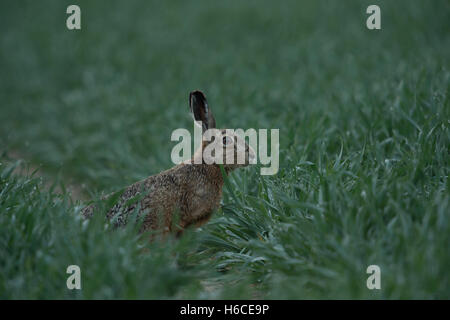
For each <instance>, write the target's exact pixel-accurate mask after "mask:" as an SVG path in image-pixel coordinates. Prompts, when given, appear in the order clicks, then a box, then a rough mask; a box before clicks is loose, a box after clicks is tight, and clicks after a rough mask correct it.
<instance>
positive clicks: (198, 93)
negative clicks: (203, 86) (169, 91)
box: [189, 90, 206, 102]
mask: <svg viewBox="0 0 450 320" xmlns="http://www.w3.org/2000/svg"><path fill="white" fill-rule="evenodd" d="M192 99H195V100H196V101H198V102H203V101H205V100H206V97H205V95H204V94H203V92H201V91H200V90H194V91H191V93H189V100H191V101H192Z"/></svg>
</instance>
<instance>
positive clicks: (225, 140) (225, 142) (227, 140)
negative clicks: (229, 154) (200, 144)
mask: <svg viewBox="0 0 450 320" xmlns="http://www.w3.org/2000/svg"><path fill="white" fill-rule="evenodd" d="M233 142H234V140H233V138H232V137H229V136H224V137H223V138H222V143H223V145H224V146H227V145H230V144H232V143H233Z"/></svg>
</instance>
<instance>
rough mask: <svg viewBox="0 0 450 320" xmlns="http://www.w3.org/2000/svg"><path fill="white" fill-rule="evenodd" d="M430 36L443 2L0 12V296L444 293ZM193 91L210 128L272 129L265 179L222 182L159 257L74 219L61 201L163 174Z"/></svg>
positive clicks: (76, 201) (447, 45)
mask: <svg viewBox="0 0 450 320" xmlns="http://www.w3.org/2000/svg"><path fill="white" fill-rule="evenodd" d="M70 4H77V5H79V6H80V8H81V25H82V29H81V30H79V31H70V30H68V29H67V28H66V18H67V17H68V15H67V14H66V8H67V6H68V5H70ZM370 4H377V5H379V6H380V8H381V26H382V29H381V30H373V31H372V30H368V29H367V28H366V19H367V16H368V15H367V14H366V12H365V11H366V8H367V6H368V5H370ZM449 21H450V3H449V2H448V1H432V2H429V1H418V0H416V1H376V2H374V1H345V2H338V1H283V2H282V3H279V2H275V1H226V2H225V1H222V2H219V1H189V2H188V1H170V2H169V1H164V2H162V1H56V0H55V1H2V2H1V3H0V33H1V37H0V48H1V50H0V73H1V76H0V153H1V154H2V156H1V159H2V166H1V167H0V169H1V168H2V172H3V173H2V175H1V185H0V215H1V216H0V226H1V229H0V231H1V233H0V271H1V272H0V274H1V275H0V297H1V298H50V299H51V298H179V297H182V298H230V297H231V298H252V297H261V298H290V299H297V298H450V290H449V288H450V280H449V276H448V267H449V266H450V252H449V249H448V243H450V241H449V240H450V239H449V234H450V226H449V217H448V213H449V212H450V210H449V191H448V190H449V188H448V187H449V182H448V171H449V152H448V147H449V145H450V143H449V142H450V138H449V128H448V127H449V119H450V117H449V116H450V112H449V109H450V108H449V99H448V93H449V91H448V90H449V77H450V72H449V63H448V61H449V59H448V58H449V56H450V55H449V54H450V37H449ZM194 89H200V90H202V91H204V92H205V93H206V95H207V97H208V101H209V104H210V106H211V107H212V108H213V111H214V114H215V117H216V121H217V124H218V126H221V127H224V128H268V129H270V128H279V129H280V171H279V173H278V174H277V175H275V176H268V177H261V176H259V175H258V172H259V169H258V168H248V169H243V170H240V171H237V172H235V173H233V175H232V176H231V177H230V185H229V188H226V190H225V194H224V199H223V209H221V210H219V211H218V212H217V213H216V214H215V217H214V218H213V220H212V221H211V223H210V224H208V225H207V226H205V227H203V228H202V229H199V230H197V231H194V230H192V231H191V232H188V233H187V235H186V236H185V237H183V239H182V240H181V241H178V242H177V241H170V242H169V243H159V242H156V243H152V244H148V243H144V244H142V243H141V242H139V240H138V239H136V238H135V232H134V230H128V229H125V230H121V231H119V232H105V231H104V226H103V224H104V221H103V220H101V219H100V218H99V219H98V221H97V222H92V223H91V222H90V223H88V224H86V223H84V224H83V223H82V222H81V221H80V220H79V218H78V211H79V209H80V207H82V205H83V203H84V202H80V200H82V201H86V200H87V199H90V198H92V197H93V198H95V197H97V196H98V195H99V194H101V193H108V192H110V191H114V190H118V189H119V188H121V187H123V186H126V185H128V184H130V183H133V182H135V181H137V180H139V179H142V178H145V177H146V176H148V175H152V174H156V173H158V172H159V171H161V170H164V169H166V168H169V167H170V166H172V164H171V161H170V152H171V149H172V147H173V146H174V145H175V143H173V142H171V141H170V135H171V132H172V131H173V130H174V129H176V128H180V127H184V128H188V129H190V130H191V131H192V130H193V124H192V120H191V118H190V116H189V114H188V101H187V100H188V93H189V92H190V91H191V90H194ZM15 159H23V160H24V161H25V166H28V168H30V167H31V168H32V169H34V168H39V169H40V174H38V175H35V176H34V177H29V176H28V175H26V174H18V173H17V170H15V171H14V172H12V171H11V170H12V167H11V165H14V166H18V165H20V164H19V163H15V164H14V160H15ZM41 174H43V175H45V178H44V180H43V178H41V177H39V175H41ZM53 181H58V183H59V185H60V187H59V188H60V189H61V188H62V191H60V192H58V194H56V193H55V192H53V191H54V190H53V191H52V190H48V184H49V183H51V182H53ZM68 186H72V187H73V190H76V192H73V193H72V194H70V193H66V191H65V189H64V187H68ZM61 193H62V194H61ZM94 220H95V219H94ZM142 246H144V247H148V249H149V250H148V252H147V251H146V253H142V252H141V251H140V250H141V249H140V248H141V247H142ZM69 264H79V265H80V266H81V269H82V270H89V271H87V272H86V273H84V276H83V290H81V291H79V292H72V291H69V290H67V289H66V288H65V279H66V276H67V275H66V274H65V268H66V266H67V265H69ZM370 264H377V265H380V267H381V270H382V289H381V290H374V291H371V290H368V289H367V287H366V279H367V276H368V275H367V274H366V273H365V270H366V268H367V266H368V265H370ZM82 272H83V271H82Z"/></svg>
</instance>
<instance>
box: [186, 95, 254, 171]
mask: <svg viewBox="0 0 450 320" xmlns="http://www.w3.org/2000/svg"><path fill="white" fill-rule="evenodd" d="M189 107H190V109H191V112H192V115H193V117H194V120H195V122H196V124H197V125H201V127H202V132H203V139H202V148H201V149H199V150H197V152H196V153H195V155H194V159H195V158H197V159H198V158H199V157H201V158H202V161H201V163H206V164H219V163H221V164H223V166H224V168H225V169H227V170H228V171H231V170H233V169H235V168H238V167H245V166H247V165H249V164H254V163H256V154H255V151H254V150H253V149H252V148H251V147H250V146H249V145H248V144H247V143H246V142H245V139H244V138H243V137H240V136H239V135H237V134H236V133H235V132H234V130H232V129H217V128H216V120H215V119H214V116H213V114H212V111H211V108H210V107H209V106H208V102H207V101H206V97H205V95H204V94H203V93H202V92H201V91H193V92H191V93H190V94H189Z"/></svg>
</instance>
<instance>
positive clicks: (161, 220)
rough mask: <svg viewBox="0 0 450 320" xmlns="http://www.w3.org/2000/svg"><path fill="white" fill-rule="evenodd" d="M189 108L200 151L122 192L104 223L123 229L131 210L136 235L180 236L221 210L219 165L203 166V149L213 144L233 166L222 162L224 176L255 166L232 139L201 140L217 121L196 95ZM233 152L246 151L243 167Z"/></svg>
mask: <svg viewBox="0 0 450 320" xmlns="http://www.w3.org/2000/svg"><path fill="white" fill-rule="evenodd" d="M189 106H190V110H191V112H192V114H193V117H194V120H195V121H201V124H202V131H203V138H202V148H199V149H198V150H197V151H196V152H195V153H194V156H193V157H192V159H190V160H188V161H185V162H183V163H180V164H178V165H176V166H174V167H173V168H171V169H169V170H166V171H163V172H161V173H159V174H156V175H153V176H150V177H148V178H146V179H144V180H142V181H138V182H136V183H134V184H132V185H130V186H129V187H126V188H125V189H124V190H123V191H122V193H120V194H119V196H118V199H117V200H116V204H115V205H114V206H112V208H110V209H109V211H108V212H107V214H106V215H107V217H108V218H113V217H114V221H115V225H116V226H121V225H125V224H126V223H127V222H128V218H129V216H130V215H132V214H133V212H135V210H136V212H137V214H138V217H140V218H142V221H143V223H142V226H141V228H140V232H144V231H148V230H161V231H162V232H163V234H167V233H169V232H174V233H176V235H177V236H179V235H180V234H181V233H182V231H183V230H184V229H185V228H186V227H188V226H190V225H196V226H199V225H201V224H204V223H205V222H207V221H208V219H209V218H210V217H211V214H212V213H213V211H214V210H215V209H217V208H218V207H219V205H220V199H221V197H222V187H223V184H224V180H223V176H222V172H221V169H220V165H219V164H216V163H212V164H207V163H211V161H206V162H205V155H204V152H202V150H204V149H205V148H206V146H208V145H210V144H214V146H212V145H211V146H210V147H218V148H219V149H222V150H223V156H224V159H225V156H230V157H233V158H234V160H235V161H234V163H233V164H227V163H225V161H224V164H223V168H224V171H225V173H226V174H228V173H229V172H230V171H232V170H234V169H236V168H238V167H242V166H247V165H248V164H250V163H254V162H255V159H256V156H255V152H254V150H253V149H252V148H251V147H250V146H249V145H248V144H247V143H246V142H245V139H243V138H241V137H239V136H237V135H236V134H231V135H230V134H229V132H227V131H226V130H215V131H214V132H215V136H213V137H212V139H206V138H205V136H206V135H205V132H206V131H207V130H208V129H215V127H216V121H215V119H214V116H213V114H212V112H211V109H210V108H209V106H208V103H207V101H206V97H205V96H204V94H203V93H202V92H201V91H193V92H191V93H190V94H189ZM197 124H198V123H197ZM210 131H212V130H210ZM209 140H211V141H209ZM217 144H220V145H219V146H217ZM216 150H217V149H216ZM237 150H244V151H245V161H244V163H243V164H237V163H238V161H236V155H237V153H238V152H237ZM227 159H228V158H227ZM241 162H242V161H241ZM114 194H116V195H117V193H112V194H110V195H108V196H106V197H104V199H108V198H110V197H111V196H112V195H114ZM134 199H137V200H135V201H133V200H134ZM137 206H138V207H137ZM94 210H95V204H92V205H90V206H88V207H86V208H84V209H83V210H82V215H83V216H84V217H85V218H89V217H90V216H92V214H93V212H94Z"/></svg>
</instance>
